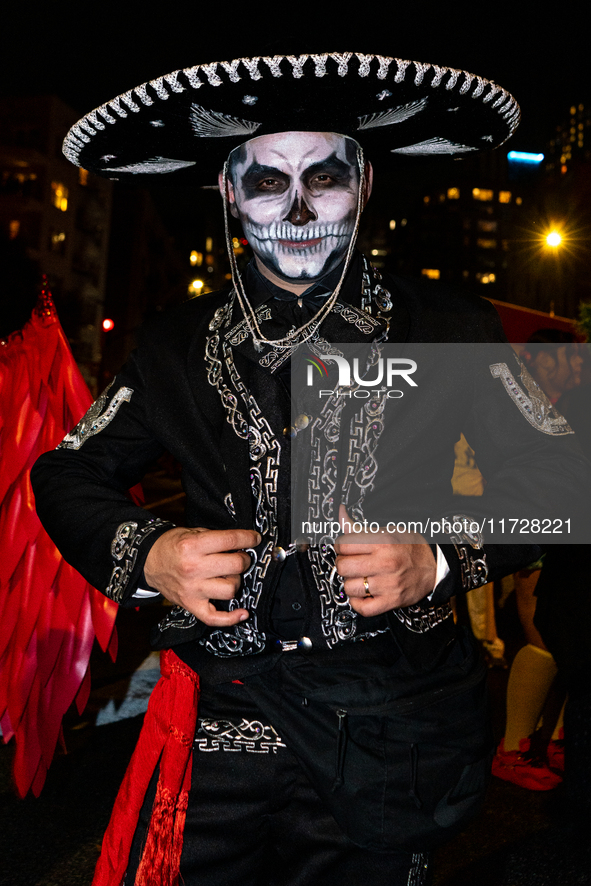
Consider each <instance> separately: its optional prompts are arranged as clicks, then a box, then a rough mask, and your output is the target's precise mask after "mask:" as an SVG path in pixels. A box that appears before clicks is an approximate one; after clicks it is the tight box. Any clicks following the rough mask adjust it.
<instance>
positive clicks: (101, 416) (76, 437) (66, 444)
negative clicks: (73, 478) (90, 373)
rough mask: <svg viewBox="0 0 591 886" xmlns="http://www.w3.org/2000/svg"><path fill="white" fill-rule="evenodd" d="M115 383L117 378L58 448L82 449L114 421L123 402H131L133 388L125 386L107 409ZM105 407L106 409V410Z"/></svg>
mask: <svg viewBox="0 0 591 886" xmlns="http://www.w3.org/2000/svg"><path fill="white" fill-rule="evenodd" d="M114 383H115V379H113V381H112V382H111V384H110V385H109V386H108V387H107V388H105V390H104V391H103V393H102V394H101V396H100V397H99V398H98V399H97V400H95V401H94V403H93V404H92V406H91V407H90V409H89V410H88V412H87V413H86V415H84V416H83V417H82V418H81V419H80V421H79V422H78V424H77V425H76V427H75V428H73V429H72V430H71V431H70V433H69V434H66V436H65V437H64V439H63V440H62V442H61V443H60V444H59V445H58V446H57V447H56V448H57V449H80V447H81V446H82V444H83V443H85V442H86V440H88V438H89V437H94V436H95V434H99V433H100V432H101V431H103V430H104V429H105V428H106V427H107V425H108V424H110V423H111V422H112V421H113V419H114V418H115V416H116V415H117V412H118V411H119V408H120V406H121V405H122V404H123V403H129V401H130V400H131V395H132V394H133V389H132V388H126V387H123V388H119V390H118V391H117V393H116V394H114V395H113V397H112V398H111V402H110V403H109V405H108V406H107V408H106V409H105V406H106V404H107V401H108V399H109V391H110V389H111V388H112V386H113V385H114ZM103 409H104V410H105V411H104V412H103Z"/></svg>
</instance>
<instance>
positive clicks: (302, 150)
mask: <svg viewBox="0 0 591 886" xmlns="http://www.w3.org/2000/svg"><path fill="white" fill-rule="evenodd" d="M348 141H351V142H352V140H351V139H348V138H347V136H344V135H341V134H340V133H337V132H277V133H273V134H271V135H261V136H259V137H258V138H253V139H250V140H249V141H247V142H245V143H244V144H243V145H242V146H241V147H240V148H239V149H237V151H238V153H239V156H238V161H237V164H236V165H237V166H248V165H250V164H251V163H253V162H256V163H259V164H262V165H265V166H268V165H273V166H277V167H278V168H281V167H282V166H302V165H308V164H310V163H314V162H317V161H318V160H322V159H324V158H326V157H328V156H329V155H331V154H333V155H336V156H337V157H339V158H341V159H342V160H343V161H345V162H349V158H348V157H347V142H348Z"/></svg>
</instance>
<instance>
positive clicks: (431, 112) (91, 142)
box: [63, 52, 520, 185]
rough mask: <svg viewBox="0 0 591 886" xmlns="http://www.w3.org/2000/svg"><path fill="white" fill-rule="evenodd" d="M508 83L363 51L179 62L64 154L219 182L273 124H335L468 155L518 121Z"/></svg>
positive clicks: (118, 168)
mask: <svg viewBox="0 0 591 886" xmlns="http://www.w3.org/2000/svg"><path fill="white" fill-rule="evenodd" d="M519 116H520V112H519V106H518V104H517V102H516V101H515V99H514V98H513V96H511V95H510V94H509V93H508V92H507V91H506V90H505V89H503V88H502V87H500V86H498V85H496V84H495V83H493V82H492V81H490V80H486V79H485V78H484V77H478V76H476V75H474V74H470V73H468V72H467V71H459V70H456V69H454V68H445V67H441V66H438V65H431V64H422V63H420V62H414V61H407V60H403V59H398V58H387V57H385V56H379V55H364V54H361V53H350V52H346V53H325V54H321V55H300V56H273V57H272V58H271V57H268V58H264V57H257V58H243V59H234V60H233V61H230V62H213V63H211V64H202V65H196V66H195V67H193V68H185V69H184V70H178V71H173V72H172V73H171V74H166V75H164V76H162V77H158V78H157V79H155V80H151V81H150V82H148V83H143V84H142V85H141V86H138V87H136V88H135V89H131V90H129V91H128V92H126V93H124V94H122V95H119V96H117V97H116V98H114V99H112V100H111V101H109V102H107V103H106V104H104V105H101V107H99V108H96V109H95V110H94V111H92V112H91V113H90V114H87V115H86V116H85V117H83V118H82V119H81V120H79V121H78V123H76V124H75V126H73V127H72V129H71V130H70V131H69V132H68V134H67V136H66V138H65V140H64V145H63V150H64V154H65V155H66V157H67V158H68V159H69V160H71V161H72V163H75V164H76V165H78V166H82V167H83V168H85V169H88V170H90V171H92V172H94V173H97V174H98V175H101V176H106V177H107V178H111V179H121V180H129V181H138V180H144V181H145V180H148V179H152V180H153V179H154V177H155V176H158V175H160V176H162V175H165V176H166V180H167V181H170V182H172V181H175V180H179V179H187V178H189V179H191V180H192V181H193V182H194V183H196V184H199V185H211V184H213V183H215V179H216V175H217V172H218V171H219V169H220V168H221V166H222V165H223V162H224V160H225V158H226V157H227V156H228V154H229V152H230V151H232V150H233V149H234V148H236V147H238V145H240V144H243V143H244V142H245V141H248V140H249V139H252V138H256V137H257V136H261V135H267V134H270V133H274V132H286V131H296V130H301V131H308V132H337V133H341V134H342V135H348V136H350V137H351V138H354V139H356V140H357V141H358V142H360V144H361V145H362V146H363V148H364V150H365V151H366V153H367V154H368V155H369V156H370V157H371V156H372V155H374V154H375V153H376V152H377V153H379V154H381V155H383V154H389V155H391V156H396V155H411V156H433V155H437V154H439V155H442V154H443V155H448V156H465V155H467V154H469V153H471V152H473V151H480V150H484V149H488V148H494V147H498V146H499V145H501V144H502V143H503V142H505V141H506V140H507V139H508V138H509V137H510V136H511V134H512V133H513V131H514V130H515V129H516V127H517V125H518V123H519Z"/></svg>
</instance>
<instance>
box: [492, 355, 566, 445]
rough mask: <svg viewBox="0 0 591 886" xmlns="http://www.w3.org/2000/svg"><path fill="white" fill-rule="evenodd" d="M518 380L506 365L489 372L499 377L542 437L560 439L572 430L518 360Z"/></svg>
mask: <svg viewBox="0 0 591 886" xmlns="http://www.w3.org/2000/svg"><path fill="white" fill-rule="evenodd" d="M517 362H518V364H519V377H520V380H521V384H519V382H518V381H517V380H516V379H515V376H514V374H513V373H512V372H511V370H510V369H509V367H508V366H507V364H506V363H493V364H492V365H491V366H490V372H491V375H492V377H493V378H500V379H501V381H502V383H503V387H504V388H505V390H506V391H507V393H508V394H509V396H510V397H511V399H512V400H513V402H514V403H515V405H516V406H517V408H518V409H519V411H520V412H521V414H522V415H523V416H524V418H526V419H527V421H528V422H529V423H530V425H531V426H532V427H534V428H535V429H536V430H537V431H541V432H542V433H543V434H551V435H553V436H559V437H562V436H564V435H565V434H573V433H574V431H573V430H572V428H571V427H570V425H569V424H568V422H567V420H566V419H565V418H564V416H562V415H561V414H560V413H559V412H558V410H557V409H556V408H555V407H554V406H553V405H552V403H551V402H550V400H549V399H548V397H547V396H546V394H545V393H544V392H543V390H542V389H541V387H540V386H539V385H538V383H537V382H536V381H535V380H534V379H533V378H532V376H531V375H530V374H529V372H528V371H527V369H526V368H525V366H524V365H523V363H521V361H520V360H518V361H517Z"/></svg>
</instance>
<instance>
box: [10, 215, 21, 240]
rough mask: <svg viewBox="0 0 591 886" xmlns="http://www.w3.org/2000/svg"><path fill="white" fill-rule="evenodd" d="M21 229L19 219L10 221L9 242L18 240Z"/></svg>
mask: <svg viewBox="0 0 591 886" xmlns="http://www.w3.org/2000/svg"><path fill="white" fill-rule="evenodd" d="M20 229H21V223H20V221H19V220H18V219H17V218H15V219H13V220H12V221H9V222H8V239H9V240H16V238H17V237H18V235H19V231H20Z"/></svg>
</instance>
